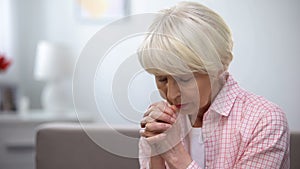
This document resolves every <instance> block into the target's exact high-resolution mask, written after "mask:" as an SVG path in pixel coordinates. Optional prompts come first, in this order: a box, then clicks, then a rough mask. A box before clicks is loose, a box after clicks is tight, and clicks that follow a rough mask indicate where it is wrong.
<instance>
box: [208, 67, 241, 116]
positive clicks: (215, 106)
mask: <svg viewBox="0 0 300 169" xmlns="http://www.w3.org/2000/svg"><path fill="white" fill-rule="evenodd" d="M221 76H228V78H227V80H226V83H225V84H224V86H223V87H222V89H221V90H220V91H219V93H218V94H217V96H216V97H215V99H214V101H213V103H212V104H211V106H210V108H209V110H212V111H215V112H217V113H218V114H221V115H223V116H228V115H229V113H230V110H231V108H232V107H233V104H234V102H235V100H236V98H237V96H238V94H239V93H240V92H241V89H240V87H239V86H238V84H237V82H236V81H235V80H234V79H233V77H232V76H231V75H230V74H229V73H228V72H225V73H223V74H222V75H221Z"/></svg>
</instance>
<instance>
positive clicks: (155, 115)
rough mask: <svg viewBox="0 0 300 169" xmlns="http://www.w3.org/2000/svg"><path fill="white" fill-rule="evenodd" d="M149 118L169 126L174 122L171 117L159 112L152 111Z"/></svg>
mask: <svg viewBox="0 0 300 169" xmlns="http://www.w3.org/2000/svg"><path fill="white" fill-rule="evenodd" d="M149 117H151V118H153V119H155V120H156V121H161V122H165V123H169V124H173V123H175V122H176V119H175V118H174V117H173V116H170V115H169V114H166V113H164V112H160V111H152V112H151V113H150V114H149Z"/></svg>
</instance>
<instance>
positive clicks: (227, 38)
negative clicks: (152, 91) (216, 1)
mask: <svg viewBox="0 0 300 169" xmlns="http://www.w3.org/2000/svg"><path fill="white" fill-rule="evenodd" d="M232 47H233V41H232V36H231V31H230V29H229V28H228V26H227V25H226V23H225V22H224V20H223V19H222V18H221V17H220V16H219V15H218V14H217V13H215V12H214V11H212V10H211V9H209V8H207V7H205V6H203V5H201V4H199V3H195V2H180V3H178V4H177V5H176V6H174V7H172V8H170V9H165V10H162V11H160V13H158V16H157V17H156V18H155V19H154V21H153V23H152V25H151V26H150V28H149V33H148V34H147V36H146V38H145V39H144V41H143V43H142V44H141V46H140V48H139V49H138V55H139V61H140V63H141V65H142V66H143V67H144V69H146V70H147V71H148V72H149V73H152V74H156V73H168V74H184V73H188V72H200V73H203V74H208V73H210V72H214V73H220V72H223V71H225V70H227V69H228V66H229V64H230V62H231V60H232V57H233V55H232Z"/></svg>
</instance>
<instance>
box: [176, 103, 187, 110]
mask: <svg viewBox="0 0 300 169" xmlns="http://www.w3.org/2000/svg"><path fill="white" fill-rule="evenodd" d="M186 105H187V104H176V105H175V106H176V108H177V109H182V108H184V107H186Z"/></svg>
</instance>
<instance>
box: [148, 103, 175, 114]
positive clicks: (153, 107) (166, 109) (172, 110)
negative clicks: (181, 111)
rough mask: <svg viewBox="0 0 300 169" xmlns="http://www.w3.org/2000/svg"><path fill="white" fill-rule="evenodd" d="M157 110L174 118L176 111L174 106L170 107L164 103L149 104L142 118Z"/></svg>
mask: <svg viewBox="0 0 300 169" xmlns="http://www.w3.org/2000/svg"><path fill="white" fill-rule="evenodd" d="M158 110H159V111H161V112H165V113H167V114H169V115H170V116H173V117H174V118H176V110H177V108H176V106H171V105H170V104H168V103H167V102H164V101H161V102H156V103H153V104H151V105H150V106H149V108H148V109H147V111H146V112H145V114H144V117H145V116H148V115H149V114H150V113H151V112H152V111H158Z"/></svg>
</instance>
